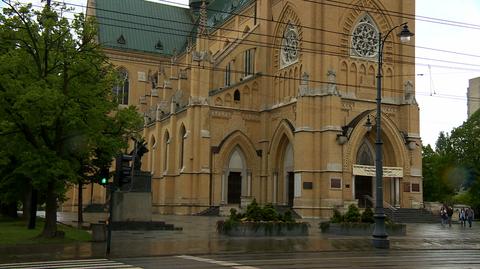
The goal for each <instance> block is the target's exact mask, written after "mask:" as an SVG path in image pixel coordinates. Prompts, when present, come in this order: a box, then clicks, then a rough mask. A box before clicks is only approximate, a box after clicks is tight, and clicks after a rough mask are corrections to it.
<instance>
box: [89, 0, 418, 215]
mask: <svg viewBox="0 0 480 269" xmlns="http://www.w3.org/2000/svg"><path fill="white" fill-rule="evenodd" d="M96 1H97V2H99V1H101V0H96ZM91 2H92V1H91ZM213 2H215V1H213ZM241 2H242V1H241ZM243 2H246V3H245V4H244V5H243V6H242V7H241V8H239V9H238V10H237V12H238V13H236V14H237V15H230V16H227V17H226V18H224V20H223V21H221V22H220V23H218V24H217V25H215V27H208V25H206V24H205V22H206V21H209V20H210V19H211V17H208V16H209V15H211V14H210V13H211V12H210V11H209V12H208V13H207V12H203V11H202V9H200V11H199V12H198V14H197V16H198V17H199V19H198V21H199V22H200V23H199V26H194V28H196V27H197V31H196V34H195V36H194V38H193V39H192V40H191V42H189V44H188V45H187V46H186V47H185V49H184V50H183V51H181V50H178V53H175V54H174V55H170V56H165V55H162V54H158V55H155V54H151V53H142V52H138V51H132V50H120V49H113V48H108V47H106V48H105V51H106V53H107V54H108V55H109V56H110V57H111V61H112V63H114V64H115V65H116V66H119V67H122V68H124V69H125V70H127V71H128V74H129V88H130V96H129V102H128V104H130V105H136V106H137V107H138V109H139V111H140V112H141V113H142V114H143V115H144V116H145V128H144V130H143V136H144V138H145V140H146V141H147V143H148V148H149V152H148V153H147V154H146V155H145V156H144V161H143V167H142V170H145V171H151V173H152V175H153V178H152V201H153V211H154V212H158V213H164V214H170V213H172V214H194V213H198V212H200V211H202V210H205V209H207V208H208V207H210V206H231V205H234V206H235V205H240V204H241V203H242V201H249V200H251V199H252V198H255V199H256V200H257V201H258V202H259V203H273V204H277V205H285V206H291V207H292V208H293V209H295V211H296V212H297V213H298V214H300V215H301V216H304V217H327V216H329V215H330V214H331V212H332V209H333V208H335V207H340V208H343V207H348V205H349V204H352V203H354V204H358V205H359V206H368V203H369V199H368V197H372V198H373V200H374V197H375V191H374V190H375V178H374V176H372V174H371V168H372V166H373V165H374V159H375V157H374V156H375V150H374V147H375V134H376V133H375V128H374V129H373V130H371V131H369V130H368V129H367V128H366V127H365V126H364V125H365V123H366V122H367V120H368V119H371V121H372V122H374V119H375V98H376V78H375V76H376V73H377V68H378V64H377V57H378V55H377V52H376V51H375V50H376V49H378V45H377V44H378V39H375V38H376V35H377V33H378V32H381V33H386V32H388V31H389V30H390V29H391V28H393V27H395V26H397V25H399V24H401V23H404V22H408V26H409V28H410V30H411V31H412V32H414V30H415V21H414V20H413V19H411V18H412V17H411V16H405V17H399V16H398V15H395V14H412V15H413V14H414V13H415V1H414V0H403V1H380V0H355V1H350V0H348V1H347V0H342V1H341V2H342V3H343V4H342V5H331V4H328V3H323V2H322V3H314V2H310V1H286V0H257V1H243ZM340 6H342V7H340ZM343 6H345V7H343ZM387 10H388V11H389V12H386V11H387ZM192 14H193V13H192ZM389 14H393V15H389ZM202 16H204V17H202ZM213 16H215V15H213ZM272 19H273V20H272ZM202 24H203V25H202ZM399 30H400V28H399ZM372 33H373V34H372ZM372 38H373V40H372ZM127 42H128V38H127ZM414 56H415V50H414V46H412V44H410V45H402V44H401V43H400V40H399V38H398V37H397V35H395V34H394V33H392V34H391V35H389V37H388V39H387V40H386V42H385V46H384V50H383V59H384V63H383V70H382V71H383V75H384V77H383V87H382V136H383V142H384V144H383V152H384V156H383V163H384V166H385V167H389V168H385V169H384V170H385V172H384V175H385V177H384V179H383V185H384V186H383V192H384V200H385V202H386V204H389V205H391V206H397V207H420V206H421V205H422V204H423V200H422V171H421V169H422V163H421V139H420V130H419V108H418V105H417V103H416V101H415V97H414V96H415V87H414V84H413V83H412V81H413V80H414V77H413V75H411V74H415V67H414V65H413V64H412V63H410V62H411V60H409V59H412V57H414ZM360 165H363V166H360ZM354 167H355V169H354ZM369 171H370V172H369ZM390 172H391V174H389V175H387V173H390ZM86 192H87V193H88V191H86ZM98 192H101V190H100V189H99V190H98ZM102 197H103V196H102ZM365 197H367V198H365ZM88 199H90V198H89V197H88V194H86V198H85V200H87V201H88ZM100 202H101V201H100Z"/></svg>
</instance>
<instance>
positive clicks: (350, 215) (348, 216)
mask: <svg viewBox="0 0 480 269" xmlns="http://www.w3.org/2000/svg"><path fill="white" fill-rule="evenodd" d="M344 219H345V221H346V222H360V211H359V210H358V208H357V207H356V206H355V205H350V206H349V207H348V211H347V213H345V216H344Z"/></svg>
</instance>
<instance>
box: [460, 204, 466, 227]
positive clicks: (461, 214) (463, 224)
mask: <svg viewBox="0 0 480 269" xmlns="http://www.w3.org/2000/svg"><path fill="white" fill-rule="evenodd" d="M458 219H459V220H460V225H461V226H462V227H465V219H466V218H465V208H464V207H462V209H460V212H459V213H458Z"/></svg>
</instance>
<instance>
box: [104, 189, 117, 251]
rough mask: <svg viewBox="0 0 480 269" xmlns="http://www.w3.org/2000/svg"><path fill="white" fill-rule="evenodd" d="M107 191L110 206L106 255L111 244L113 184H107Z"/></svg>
mask: <svg viewBox="0 0 480 269" xmlns="http://www.w3.org/2000/svg"><path fill="white" fill-rule="evenodd" d="M107 186H108V190H109V192H110V205H109V206H108V211H109V214H108V225H107V229H108V230H107V249H106V254H107V255H109V254H110V246H111V244H112V222H113V217H112V215H113V194H114V193H115V184H114V183H109V184H108V185H107Z"/></svg>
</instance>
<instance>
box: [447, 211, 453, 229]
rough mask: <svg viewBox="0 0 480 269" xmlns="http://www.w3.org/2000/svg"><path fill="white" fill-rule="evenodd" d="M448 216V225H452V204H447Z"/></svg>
mask: <svg viewBox="0 0 480 269" xmlns="http://www.w3.org/2000/svg"><path fill="white" fill-rule="evenodd" d="M447 216H448V227H452V216H453V208H452V207H451V206H447Z"/></svg>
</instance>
